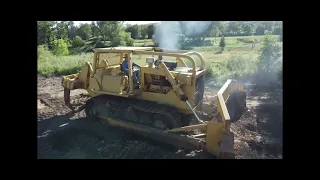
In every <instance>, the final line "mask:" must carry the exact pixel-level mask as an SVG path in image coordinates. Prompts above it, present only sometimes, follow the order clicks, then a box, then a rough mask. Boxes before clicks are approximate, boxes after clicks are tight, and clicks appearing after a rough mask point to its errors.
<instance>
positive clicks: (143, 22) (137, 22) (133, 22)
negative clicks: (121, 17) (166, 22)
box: [73, 21, 160, 26]
mask: <svg viewBox="0 0 320 180" xmlns="http://www.w3.org/2000/svg"><path fill="white" fill-rule="evenodd" d="M73 22H74V24H75V25H76V26H77V25H79V24H83V23H91V21H73ZM155 22H160V21H125V23H128V24H149V23H155Z"/></svg>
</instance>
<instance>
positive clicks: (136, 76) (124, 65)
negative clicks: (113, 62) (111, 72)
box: [121, 54, 140, 84]
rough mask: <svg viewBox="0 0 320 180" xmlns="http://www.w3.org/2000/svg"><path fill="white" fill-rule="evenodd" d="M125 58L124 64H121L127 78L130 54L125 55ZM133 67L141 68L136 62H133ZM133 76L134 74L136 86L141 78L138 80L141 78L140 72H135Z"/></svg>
mask: <svg viewBox="0 0 320 180" xmlns="http://www.w3.org/2000/svg"><path fill="white" fill-rule="evenodd" d="M123 58H124V61H123V62H122V64H121V67H122V71H123V72H124V73H125V74H126V75H127V76H129V65H128V58H129V57H128V54H125V55H124V57H123ZM133 66H136V67H138V68H140V66H139V65H138V64H136V63H134V62H132V67H133ZM132 74H133V83H134V84H139V78H138V76H139V70H133V72H132Z"/></svg>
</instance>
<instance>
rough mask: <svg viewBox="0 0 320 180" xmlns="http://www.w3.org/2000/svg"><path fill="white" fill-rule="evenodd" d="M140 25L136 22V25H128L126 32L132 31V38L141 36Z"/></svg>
mask: <svg viewBox="0 0 320 180" xmlns="http://www.w3.org/2000/svg"><path fill="white" fill-rule="evenodd" d="M139 29H140V27H139V25H137V24H135V25H128V26H127V28H126V32H130V33H131V38H133V39H138V38H139V36H140V32H139Z"/></svg>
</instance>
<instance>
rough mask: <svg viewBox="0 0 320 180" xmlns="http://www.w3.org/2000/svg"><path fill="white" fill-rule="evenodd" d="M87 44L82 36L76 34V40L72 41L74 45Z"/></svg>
mask: <svg viewBox="0 0 320 180" xmlns="http://www.w3.org/2000/svg"><path fill="white" fill-rule="evenodd" d="M85 44H86V42H85V41H84V40H82V39H81V37H79V36H76V37H75V38H74V40H73V41H72V47H82V46H84V45H85Z"/></svg>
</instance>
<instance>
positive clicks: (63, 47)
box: [52, 39, 69, 56]
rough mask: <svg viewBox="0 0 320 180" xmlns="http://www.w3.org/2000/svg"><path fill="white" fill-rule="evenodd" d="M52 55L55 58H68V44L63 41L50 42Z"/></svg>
mask: <svg viewBox="0 0 320 180" xmlns="http://www.w3.org/2000/svg"><path fill="white" fill-rule="evenodd" d="M52 53H53V54H54V55H56V56H68V55H69V50H68V42H67V41H65V40H63V39H58V40H54V41H53V42H52Z"/></svg>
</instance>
